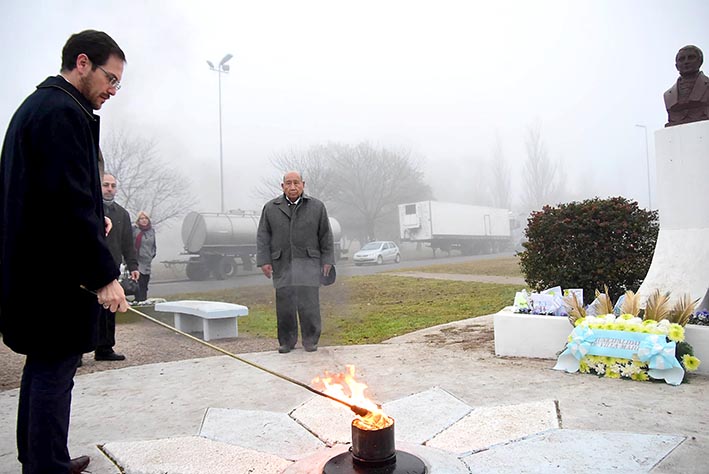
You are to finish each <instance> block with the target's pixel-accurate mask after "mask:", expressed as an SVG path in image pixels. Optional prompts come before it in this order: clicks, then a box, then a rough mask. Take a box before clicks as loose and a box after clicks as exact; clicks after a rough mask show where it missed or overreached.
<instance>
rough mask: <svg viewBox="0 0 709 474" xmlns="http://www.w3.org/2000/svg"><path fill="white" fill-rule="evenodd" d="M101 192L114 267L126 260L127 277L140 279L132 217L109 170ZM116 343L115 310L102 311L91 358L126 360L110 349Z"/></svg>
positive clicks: (107, 238)
mask: <svg viewBox="0 0 709 474" xmlns="http://www.w3.org/2000/svg"><path fill="white" fill-rule="evenodd" d="M101 191H102V194H103V212H104V213H105V215H106V216H107V217H108V218H109V219H111V222H112V224H113V228H112V229H111V232H109V233H108V236H107V237H106V240H107V241H108V248H109V249H110V250H111V255H113V261H114V262H115V264H116V269H119V268H120V266H121V263H122V262H124V261H125V263H126V266H127V267H128V271H129V272H130V277H131V279H133V280H138V279H139V278H140V273H139V272H138V260H137V259H136V256H135V247H134V246H133V234H132V232H131V219H130V215H129V214H128V211H126V210H125V209H124V208H123V207H122V206H121V205H119V204H118V203H117V202H116V201H115V198H116V192H117V191H118V185H117V183H116V178H115V177H114V176H113V175H112V174H110V173H104V175H103V180H102V181H101ZM115 345H116V313H115V312H114V311H110V310H108V309H104V310H103V311H101V317H100V318H99V326H98V345H97V346H96V351H95V352H94V359H96V360H103V361H117V360H125V358H126V356H124V355H123V354H119V353H117V352H115V351H114V350H113V346H115Z"/></svg>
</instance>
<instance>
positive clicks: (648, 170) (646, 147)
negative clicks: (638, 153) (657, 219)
mask: <svg viewBox="0 0 709 474" xmlns="http://www.w3.org/2000/svg"><path fill="white" fill-rule="evenodd" d="M635 126H636V127H640V128H642V129H643V130H645V162H646V163H647V207H648V209H649V210H651V211H652V198H651V197H650V196H651V193H650V148H649V145H648V141H647V127H646V126H645V125H640V124H635Z"/></svg>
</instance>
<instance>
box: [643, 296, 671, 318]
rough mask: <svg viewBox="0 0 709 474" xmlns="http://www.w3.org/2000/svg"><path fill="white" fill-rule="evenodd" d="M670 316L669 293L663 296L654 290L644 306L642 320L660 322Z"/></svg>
mask: <svg viewBox="0 0 709 474" xmlns="http://www.w3.org/2000/svg"><path fill="white" fill-rule="evenodd" d="M669 316H670V292H669V291H668V292H667V293H665V294H662V293H660V290H658V289H656V290H655V291H653V292H652V294H650V296H648V298H647V303H646V304H645V314H644V315H643V319H653V320H655V321H662V320H663V319H667V318H668V317H669Z"/></svg>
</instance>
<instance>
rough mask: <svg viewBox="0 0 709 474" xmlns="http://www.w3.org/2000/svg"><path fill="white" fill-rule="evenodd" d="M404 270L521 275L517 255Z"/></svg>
mask: <svg viewBox="0 0 709 474" xmlns="http://www.w3.org/2000/svg"><path fill="white" fill-rule="evenodd" d="M406 271H416V272H430V273H458V274H463V275H491V276H508V277H523V275H522V271H521V270H520V268H519V258H518V257H502V258H490V259H485V260H475V261H473V262H465V263H456V264H449V265H430V266H427V267H417V268H408V269H407V270H406Z"/></svg>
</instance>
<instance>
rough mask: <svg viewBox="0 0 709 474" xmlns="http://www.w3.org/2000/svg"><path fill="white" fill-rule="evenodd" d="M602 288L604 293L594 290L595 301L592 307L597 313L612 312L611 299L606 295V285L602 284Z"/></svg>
mask: <svg viewBox="0 0 709 474" xmlns="http://www.w3.org/2000/svg"><path fill="white" fill-rule="evenodd" d="M603 290H604V291H605V293H601V292H600V291H598V290H596V301H595V302H594V303H593V309H595V310H596V314H597V315H601V314H612V313H613V301H611V297H610V296H608V285H603Z"/></svg>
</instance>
